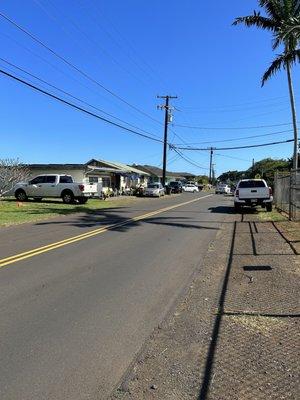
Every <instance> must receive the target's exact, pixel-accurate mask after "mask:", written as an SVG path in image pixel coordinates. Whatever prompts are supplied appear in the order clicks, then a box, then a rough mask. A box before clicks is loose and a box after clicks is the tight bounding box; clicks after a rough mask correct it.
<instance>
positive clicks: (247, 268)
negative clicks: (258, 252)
mask: <svg viewBox="0 0 300 400" xmlns="http://www.w3.org/2000/svg"><path fill="white" fill-rule="evenodd" d="M243 269H244V271H271V269H272V267H270V265H244V266H243Z"/></svg>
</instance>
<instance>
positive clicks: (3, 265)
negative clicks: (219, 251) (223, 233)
mask: <svg viewBox="0 0 300 400" xmlns="http://www.w3.org/2000/svg"><path fill="white" fill-rule="evenodd" d="M222 199H223V197H222V196H215V195H211V196H207V194H205V193H203V194H202V193H201V194H183V195H180V196H172V197H171V198H167V197H166V198H162V199H149V200H146V199H145V200H141V201H138V202H136V203H134V204H132V205H131V206H130V207H124V208H121V209H117V208H113V209H107V210H101V212H99V214H96V215H94V214H90V215H86V214H78V215H72V216H68V217H61V218H60V219H51V220H48V221H42V222H38V223H35V224H25V225H22V226H17V227H9V228H2V229H0V255H1V256H0V312H1V318H0V355H1V362H0V398H1V399H2V400H42V399H45V400H79V399H80V400H81V399H82V400H83V399H92V400H95V399H106V398H107V396H108V395H109V394H110V392H111V391H112V390H113V388H114V387H115V386H116V385H117V384H118V382H119V380H120V379H121V377H122V375H123V374H124V372H125V371H126V369H127V368H128V366H129V365H130V363H131V362H132V360H133V359H134V357H135V355H136V354H137V353H138V351H139V350H140V349H141V347H142V345H143V343H144V341H145V339H146V338H147V337H148V336H149V334H150V333H151V332H152V330H153V329H154V328H155V326H157V324H158V323H159V322H161V320H162V319H163V317H164V316H165V315H166V313H167V312H168V311H169V310H170V307H171V306H172V304H173V303H174V301H175V300H176V298H177V297H178V295H179V294H180V292H181V291H182V290H183V288H185V287H186V285H187V284H188V282H189V281H190V280H191V277H192V274H193V273H195V271H197V270H199V269H201V260H202V258H203V256H204V254H205V253H206V251H207V248H208V245H209V242H210V241H211V240H212V239H213V238H214V237H215V235H216V233H217V231H218V229H219V228H220V224H221V222H222V221H223V219H224V215H225V214H223V209H222V207H221V206H222ZM227 204H228V203H227ZM160 209H164V211H163V212H161V211H158V210H160ZM145 215H146V216H145ZM140 216H145V217H140ZM112 224H117V225H115V228H113V229H108V230H107V229H105V228H103V227H104V226H107V225H112ZM45 246H46V247H45ZM31 250H33V251H32V252H31Z"/></svg>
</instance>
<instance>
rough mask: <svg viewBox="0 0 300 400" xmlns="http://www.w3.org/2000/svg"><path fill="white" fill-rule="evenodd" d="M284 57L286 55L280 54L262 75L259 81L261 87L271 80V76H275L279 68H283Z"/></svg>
mask: <svg viewBox="0 0 300 400" xmlns="http://www.w3.org/2000/svg"><path fill="white" fill-rule="evenodd" d="M285 57H286V54H285V53H284V54H280V55H279V56H278V57H277V58H276V59H275V60H274V61H273V62H272V64H271V65H270V67H269V68H268V69H267V70H266V72H265V73H264V74H263V77H262V80H261V86H264V84H265V83H266V81H267V80H269V79H270V78H271V76H273V75H275V74H276V73H277V72H279V71H280V70H281V68H285Z"/></svg>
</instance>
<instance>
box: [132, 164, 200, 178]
mask: <svg viewBox="0 0 300 400" xmlns="http://www.w3.org/2000/svg"><path fill="white" fill-rule="evenodd" d="M134 167H136V168H138V169H140V170H142V171H146V172H148V173H149V174H150V175H154V176H157V177H159V178H161V177H162V174H163V170H162V169H161V168H159V167H155V166H153V165H135V164H134ZM166 176H167V177H169V178H184V177H193V176H195V175H193V174H190V173H189V172H171V171H166Z"/></svg>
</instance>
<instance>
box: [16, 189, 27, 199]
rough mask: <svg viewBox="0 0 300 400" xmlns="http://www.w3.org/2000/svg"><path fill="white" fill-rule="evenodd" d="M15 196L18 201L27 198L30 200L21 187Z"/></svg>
mask: <svg viewBox="0 0 300 400" xmlns="http://www.w3.org/2000/svg"><path fill="white" fill-rule="evenodd" d="M15 198H16V199H17V200H18V201H26V200H28V197H27V194H26V193H25V192H24V190H22V189H19V190H17V191H16V193H15Z"/></svg>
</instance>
